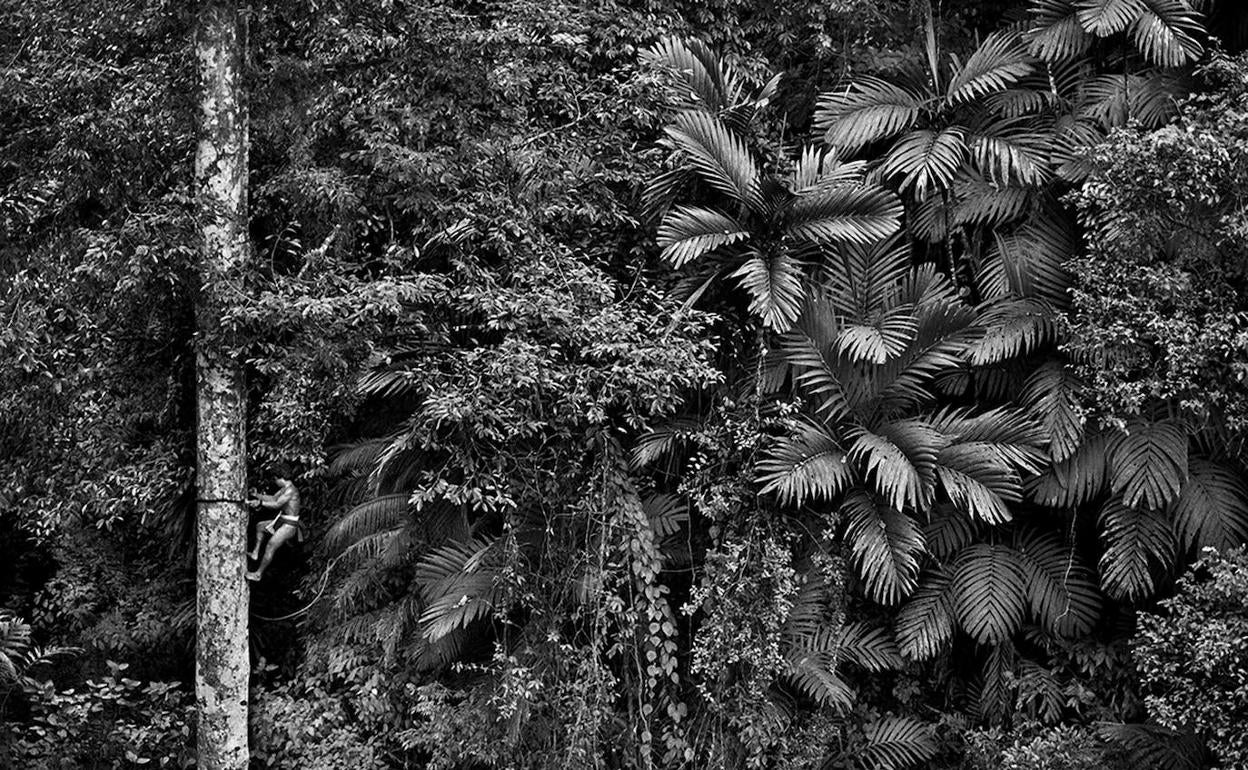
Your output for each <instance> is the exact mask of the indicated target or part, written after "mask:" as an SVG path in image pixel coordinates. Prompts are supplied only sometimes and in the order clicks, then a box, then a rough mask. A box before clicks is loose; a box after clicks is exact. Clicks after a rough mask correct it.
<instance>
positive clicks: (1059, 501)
mask: <svg viewBox="0 0 1248 770" xmlns="http://www.w3.org/2000/svg"><path fill="white" fill-rule="evenodd" d="M1113 443H1114V439H1111V437H1110V436H1108V435H1107V434H1105V433H1092V434H1090V435H1087V436H1085V437H1084V439H1083V441H1082V442H1081V443H1080V444H1079V445H1078V446H1077V447H1076V448H1075V450H1074V451H1073V452H1072V453H1071V454H1070V455H1069V456H1068V457H1067V458H1066V459H1065V460H1062V461H1061V462H1056V463H1054V464H1053V465H1052V466H1051V467H1050V468H1048V469H1047V470H1046V471H1045V472H1044V473H1042V474H1041V475H1040V476H1038V477H1037V478H1036V479H1035V480H1034V481H1033V482H1032V483H1031V485H1030V492H1031V496H1032V499H1033V500H1035V501H1036V502H1037V503H1039V504H1040V505H1045V506H1048V507H1050V508H1075V507H1078V506H1080V505H1083V504H1085V503H1089V502H1091V501H1093V500H1095V499H1096V498H1098V497H1100V496H1101V495H1102V494H1104V493H1105V492H1106V491H1108V489H1109V452H1110V449H1111V447H1112V445H1113Z"/></svg>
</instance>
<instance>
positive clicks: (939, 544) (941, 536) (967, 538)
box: [923, 503, 979, 561]
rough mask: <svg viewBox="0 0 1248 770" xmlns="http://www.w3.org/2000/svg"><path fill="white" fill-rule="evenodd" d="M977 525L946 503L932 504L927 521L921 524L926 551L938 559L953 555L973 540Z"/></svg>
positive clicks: (977, 528) (942, 559)
mask: <svg viewBox="0 0 1248 770" xmlns="http://www.w3.org/2000/svg"><path fill="white" fill-rule="evenodd" d="M978 533H979V527H978V526H977V525H976V523H975V522H974V521H973V520H972V519H971V518H970V517H969V516H967V515H966V514H965V513H963V512H962V511H959V510H958V509H957V508H955V507H954V506H952V505H949V504H947V503H937V504H936V505H935V506H933V510H932V513H931V515H930V516H929V518H928V522H927V523H926V524H924V525H923V538H924V540H926V541H927V551H928V553H930V554H931V555H932V556H934V557H935V558H936V559H937V560H939V561H945V560H948V559H950V558H952V557H953V555H954V554H956V553H957V552H958V551H961V550H962V549H963V548H965V547H967V546H968V545H970V544H971V543H973V542H975V538H976V536H977V535H978Z"/></svg>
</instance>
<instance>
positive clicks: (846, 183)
mask: <svg viewBox="0 0 1248 770" xmlns="http://www.w3.org/2000/svg"><path fill="white" fill-rule="evenodd" d="M652 56H653V57H654V58H655V59H657V60H659V61H661V62H664V63H666V64H668V65H669V66H671V67H673V68H676V69H677V70H678V71H679V72H681V73H682V76H683V77H684V78H685V80H686V81H687V83H688V85H689V86H690V88H691V90H692V92H693V94H694V97H695V98H693V99H691V100H690V101H688V102H687V103H686V105H685V108H684V109H682V110H681V111H679V112H678V113H677V114H676V116H675V118H674V119H673V121H672V124H671V125H670V126H668V127H667V128H666V140H665V144H666V146H667V147H669V148H670V149H671V150H673V151H674V153H675V157H676V161H675V162H676V164H677V168H675V169H673V170H672V171H670V172H668V173H666V174H663V175H660V176H659V177H657V178H656V179H655V180H654V182H653V183H652V184H651V185H650V187H649V189H648V190H647V195H646V198H647V200H648V201H649V202H650V206H649V208H650V209H651V210H652V211H653V212H655V213H660V214H661V215H662V221H661V223H660V224H659V228H658V242H659V245H660V246H661V247H662V249H663V257H664V258H665V259H667V260H668V261H670V262H671V263H672V264H673V265H674V266H675V267H677V268H688V272H687V274H686V277H685V279H684V280H683V281H682V286H683V287H684V291H685V293H686V294H687V295H689V296H690V298H691V300H694V299H696V298H697V297H699V296H701V294H702V293H703V292H705V291H706V289H707V288H708V287H709V286H710V284H711V283H712V282H714V281H715V280H716V279H720V278H724V277H730V278H735V279H736V280H737V283H738V285H739V286H740V287H741V288H742V289H744V290H745V292H746V295H747V296H748V297H749V301H750V304H749V310H750V312H751V313H753V314H755V315H757V316H758V317H760V318H761V320H762V323H763V325H764V327H766V328H768V329H771V330H773V331H776V332H784V331H786V330H788V329H789V328H790V327H791V326H792V325H793V322H794V321H795V320H796V318H797V315H798V313H799V312H800V311H801V307H802V303H803V301H804V299H805V297H806V286H807V283H808V275H809V273H810V271H811V270H812V269H813V268H814V267H816V266H817V265H818V263H819V262H820V261H821V260H822V259H823V256H824V254H825V252H826V250H827V249H828V248H829V247H832V246H835V245H837V244H841V243H857V244H870V243H873V242H875V241H879V240H881V239H883V238H885V237H887V236H888V235H890V234H892V233H893V232H894V231H896V229H897V227H898V225H899V222H900V216H901V207H900V204H899V202H898V201H897V199H896V198H895V197H894V196H893V195H891V194H889V193H888V192H886V191H885V190H883V189H881V188H879V187H877V186H874V185H870V184H867V183H866V182H865V180H864V179H863V176H862V173H861V172H862V165H861V164H845V163H841V162H840V160H839V159H838V158H837V156H836V154H835V153H827V152H821V151H819V150H816V149H813V148H808V149H806V150H805V151H803V152H802V153H801V156H800V157H799V158H798V160H797V161H796V163H795V164H794V165H793V169H792V171H791V172H790V173H788V174H777V173H770V172H768V171H766V170H765V167H764V164H763V163H762V162H760V160H759V158H758V157H756V156H755V154H754V153H753V152H752V151H751V150H750V148H749V146H748V143H747V140H746V138H745V136H744V135H743V134H742V133H741V130H740V128H739V127H741V126H743V125H748V121H749V120H750V119H751V118H752V117H753V114H754V113H755V112H756V111H757V110H758V108H759V107H761V106H762V105H764V104H765V103H766V101H767V98H768V95H769V93H770V91H771V90H772V89H774V87H775V86H774V84H775V81H774V80H773V81H772V82H771V83H769V84H768V85H767V86H765V87H764V88H763V89H762V90H760V91H759V92H758V94H756V95H755V96H753V97H752V98H750V99H748V100H744V101H743V100H742V96H741V94H742V93H743V87H742V86H741V85H740V80H739V79H738V78H737V77H735V76H734V75H733V74H732V72H731V70H730V69H729V68H727V67H725V66H724V65H723V64H722V63H721V62H719V61H718V60H717V59H716V58H715V57H713V56H711V55H710V53H709V51H707V49H706V48H705V46H703V45H701V44H698V43H683V42H679V41H674V40H668V41H664V43H662V44H660V46H658V47H656V48H655V49H654V50H653V51H652ZM689 188H692V190H693V191H694V192H695V193H698V196H697V202H696V203H694V202H691V203H682V204H679V205H672V201H674V200H675V199H676V198H677V197H679V192H681V191H683V190H686V189H689Z"/></svg>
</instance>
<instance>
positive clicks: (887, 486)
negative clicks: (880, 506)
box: [848, 424, 944, 510]
mask: <svg viewBox="0 0 1248 770" xmlns="http://www.w3.org/2000/svg"><path fill="white" fill-rule="evenodd" d="M892 427H893V430H891V431H884V430H879V432H876V433H873V432H871V431H868V430H864V429H858V430H857V431H855V432H854V436H853V440H852V442H851V444H850V447H849V455H848V457H849V460H850V462H852V463H853V464H854V465H855V466H856V467H857V468H859V469H860V473H861V475H862V478H864V479H865V480H866V481H867V482H868V483H870V484H871V486H872V488H873V489H875V490H876V492H877V493H878V494H879V495H880V496H881V497H883V498H884V501H885V502H886V503H887V504H888V505H889V506H891V507H893V508H896V509H897V510H905V509H907V508H908V509H911V510H920V509H924V508H926V507H927V505H928V503H930V502H931V495H932V482H933V480H934V465H935V460H936V453H937V452H938V451H940V449H941V446H942V444H943V440H944V438H943V436H941V435H940V434H939V433H937V432H936V431H933V430H930V429H924V428H923V427H922V426H920V425H917V424H913V425H905V426H902V425H894V426H892ZM877 430H878V429H877ZM899 442H900V443H903V444H905V445H906V446H905V447H903V446H899V445H898V443H899ZM907 449H909V450H910V452H909V453H908V452H907V451H906V450H907Z"/></svg>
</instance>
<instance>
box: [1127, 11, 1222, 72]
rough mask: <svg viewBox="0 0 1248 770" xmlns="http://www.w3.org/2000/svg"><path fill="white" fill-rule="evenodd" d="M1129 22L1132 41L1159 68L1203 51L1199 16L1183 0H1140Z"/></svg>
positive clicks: (1193, 58) (1176, 64) (1183, 61)
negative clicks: (1134, 15) (1141, 6)
mask: <svg viewBox="0 0 1248 770" xmlns="http://www.w3.org/2000/svg"><path fill="white" fill-rule="evenodd" d="M1142 5H1143V6H1144V7H1143V8H1142V9H1141V10H1140V12H1139V14H1138V16H1137V17H1136V19H1135V22H1134V23H1133V24H1132V25H1131V30H1130V35H1131V42H1133V43H1135V46H1136V48H1139V49H1140V53H1142V54H1144V58H1145V59H1148V60H1149V61H1150V62H1152V63H1153V64H1156V65H1157V66H1159V67H1179V66H1182V65H1184V64H1187V63H1188V62H1193V61H1196V60H1197V59H1199V58H1200V55H1201V54H1202V53H1204V50H1205V49H1204V46H1202V45H1201V44H1200V40H1199V38H1200V37H1201V35H1202V34H1203V33H1204V29H1203V28H1202V27H1201V24H1200V21H1199V17H1198V15H1197V14H1196V13H1195V12H1194V11H1192V9H1191V8H1189V7H1187V5H1186V4H1185V3H1184V2H1182V0H1142Z"/></svg>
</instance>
